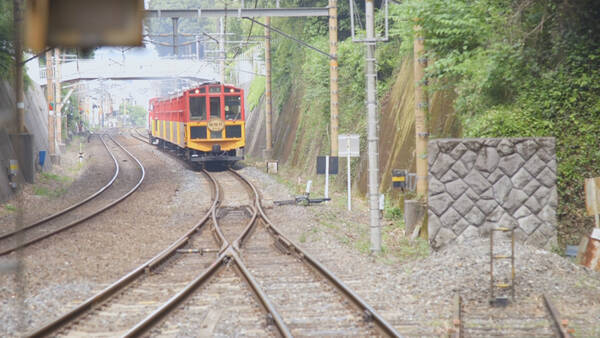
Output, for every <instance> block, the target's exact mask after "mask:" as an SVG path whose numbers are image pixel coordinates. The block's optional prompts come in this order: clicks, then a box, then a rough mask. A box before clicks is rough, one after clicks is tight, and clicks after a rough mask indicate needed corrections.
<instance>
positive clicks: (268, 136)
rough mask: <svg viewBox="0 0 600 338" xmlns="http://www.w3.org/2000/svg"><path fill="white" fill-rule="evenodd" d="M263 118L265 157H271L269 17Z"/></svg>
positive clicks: (266, 39)
mask: <svg viewBox="0 0 600 338" xmlns="http://www.w3.org/2000/svg"><path fill="white" fill-rule="evenodd" d="M265 25H266V26H267V27H265V75H266V79H265V120H266V124H267V126H266V128H267V130H266V133H265V134H266V142H267V144H266V150H265V157H266V158H267V159H271V158H272V156H273V147H272V144H273V142H272V135H271V130H272V127H271V123H272V121H271V119H272V111H271V109H272V107H271V30H270V29H269V26H270V25H271V18H270V17H266V18H265Z"/></svg>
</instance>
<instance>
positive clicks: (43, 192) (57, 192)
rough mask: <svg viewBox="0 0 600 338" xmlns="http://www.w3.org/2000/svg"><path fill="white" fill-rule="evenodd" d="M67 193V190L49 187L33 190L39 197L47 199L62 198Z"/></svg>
mask: <svg viewBox="0 0 600 338" xmlns="http://www.w3.org/2000/svg"><path fill="white" fill-rule="evenodd" d="M66 192H67V189H66V188H62V187H60V188H55V189H50V188H48V187H43V186H42V187H40V186H37V187H34V188H33V193H34V194H35V195H37V196H46V197H60V196H62V195H64V194H65V193H66Z"/></svg>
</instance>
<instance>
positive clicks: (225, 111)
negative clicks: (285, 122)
mask: <svg viewBox="0 0 600 338" xmlns="http://www.w3.org/2000/svg"><path fill="white" fill-rule="evenodd" d="M149 124H150V126H149V131H150V140H151V141H152V144H155V145H157V146H159V147H161V148H164V149H171V150H175V151H177V153H178V154H179V155H182V156H184V157H185V158H186V159H187V160H188V161H191V162H201V163H202V162H235V161H239V160H242V159H243V158H244V147H245V146H246V133H245V129H244V126H245V114H244V91H243V90H242V89H240V88H236V87H233V86H230V85H224V84H221V83H218V82H212V83H203V84H201V85H199V86H198V87H196V88H192V89H186V90H185V91H184V92H182V93H181V94H180V95H177V96H173V97H170V98H154V99H151V100H150V111H149Z"/></svg>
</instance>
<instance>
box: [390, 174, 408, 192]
mask: <svg viewBox="0 0 600 338" xmlns="http://www.w3.org/2000/svg"><path fill="white" fill-rule="evenodd" d="M406 176H407V171H406V170H404V169H394V170H392V185H393V187H394V188H400V189H402V190H404V189H406Z"/></svg>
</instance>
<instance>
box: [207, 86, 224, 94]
mask: <svg viewBox="0 0 600 338" xmlns="http://www.w3.org/2000/svg"><path fill="white" fill-rule="evenodd" d="M208 92H209V93H220V92H221V86H218V87H217V86H215V87H210V88H209V89H208Z"/></svg>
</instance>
